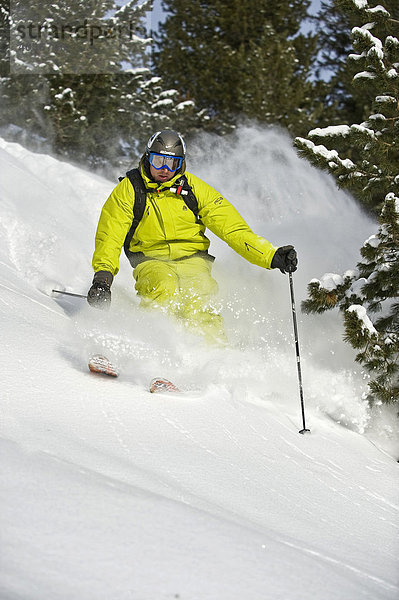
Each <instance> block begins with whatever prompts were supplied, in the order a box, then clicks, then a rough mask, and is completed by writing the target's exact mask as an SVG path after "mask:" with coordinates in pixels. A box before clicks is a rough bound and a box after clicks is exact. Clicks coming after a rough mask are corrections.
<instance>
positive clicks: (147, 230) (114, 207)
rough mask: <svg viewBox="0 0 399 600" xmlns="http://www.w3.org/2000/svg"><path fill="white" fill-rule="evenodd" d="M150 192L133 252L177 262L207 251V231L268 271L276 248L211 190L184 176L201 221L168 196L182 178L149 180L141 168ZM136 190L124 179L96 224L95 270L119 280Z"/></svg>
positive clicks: (177, 197)
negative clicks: (109, 274) (122, 253)
mask: <svg viewBox="0 0 399 600" xmlns="http://www.w3.org/2000/svg"><path fill="white" fill-rule="evenodd" d="M141 175H142V177H143V179H144V182H145V185H146V187H147V189H150V190H153V191H150V192H148V193H147V198H146V208H145V211H144V215H143V218H142V219H141V221H140V223H139V225H138V227H137V229H136V231H135V233H134V235H133V238H132V241H131V244H130V251H131V252H142V253H144V255H145V256H146V257H149V258H156V259H159V260H178V259H181V258H185V257H189V256H193V255H194V254H195V253H196V252H199V251H202V252H204V251H207V250H208V248H209V244H210V241H209V239H208V238H207V237H206V236H205V228H206V227H208V228H209V229H210V231H212V232H213V233H214V234H215V235H217V236H218V237H219V238H221V239H222V240H223V241H225V242H226V243H227V244H228V245H229V246H230V247H231V248H233V250H235V251H236V252H237V253H238V254H240V255H241V256H243V257H244V258H245V259H246V260H248V261H249V262H251V263H253V264H255V265H258V266H260V267H264V268H266V269H269V268H270V263H271V260H272V258H273V256H274V253H275V251H276V250H277V247H275V246H273V245H272V244H271V243H270V242H268V241H267V240H266V239H264V238H263V237H260V236H258V235H256V234H255V233H253V231H252V230H251V229H250V227H249V226H248V225H247V223H246V222H245V221H244V219H243V218H242V217H241V215H240V214H239V213H238V212H237V210H236V209H235V208H234V206H232V204H230V202H228V201H227V200H226V199H225V198H224V197H223V196H222V195H221V194H220V193H219V192H217V191H216V190H215V189H214V188H213V187H211V186H210V185H208V184H207V183H205V182H204V181H202V180H201V179H199V178H198V177H196V176H195V175H192V174H191V173H188V172H187V171H186V173H185V175H186V177H187V181H188V183H189V184H190V186H191V188H192V190H193V192H194V194H195V197H196V198H197V202H198V208H199V220H197V219H196V217H195V215H194V213H193V212H192V211H191V210H190V209H189V208H188V207H187V205H186V204H185V202H184V200H183V199H182V197H181V196H180V195H177V194H176V193H174V192H171V191H170V188H171V187H174V186H175V185H176V180H177V179H178V178H179V177H181V173H180V174H178V175H175V177H173V178H172V179H171V180H170V181H167V182H165V183H162V184H160V183H157V182H153V181H152V180H150V179H149V178H148V177H147V175H146V174H145V172H144V170H143V168H141ZM133 205H134V188H133V186H132V184H131V182H130V181H129V179H128V178H127V177H125V178H124V179H123V180H122V181H121V182H120V183H119V184H118V185H117V186H116V187H115V188H114V190H113V191H112V193H111V195H110V196H109V198H108V200H107V201H106V202H105V204H104V206H103V209H102V211H101V215H100V219H99V222H98V227H97V232H96V238H95V251H94V255H93V262H92V264H93V269H94V271H95V272H97V271H110V272H111V273H112V275H116V274H117V273H118V270H119V257H120V253H121V250H122V248H123V243H124V241H125V238H126V235H127V233H128V231H129V229H130V227H131V225H132V221H133Z"/></svg>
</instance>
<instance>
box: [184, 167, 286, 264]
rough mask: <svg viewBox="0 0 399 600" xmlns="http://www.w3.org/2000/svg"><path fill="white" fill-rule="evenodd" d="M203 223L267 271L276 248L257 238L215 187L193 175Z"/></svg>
mask: <svg viewBox="0 0 399 600" xmlns="http://www.w3.org/2000/svg"><path fill="white" fill-rule="evenodd" d="M190 184H191V185H192V188H193V191H194V194H195V195H196V197H197V200H198V207H199V217H200V219H201V221H202V222H203V224H204V225H205V226H206V227H208V229H210V231H212V233H214V234H215V235H217V236H218V237H219V238H221V239H222V240H223V241H225V242H226V243H227V244H228V245H229V246H230V247H231V248H232V249H233V250H235V251H236V252H237V253H238V254H240V255H241V256H243V257H244V258H245V259H246V260H248V261H249V262H251V263H253V264H255V265H258V266H260V267H264V268H266V269H270V268H272V267H271V262H272V259H273V256H274V255H275V253H276V250H277V246H273V244H271V243H270V242H269V241H267V240H266V239H265V238H263V237H261V236H259V235H256V234H255V233H254V232H253V231H252V230H251V228H250V227H249V225H248V224H247V223H246V222H245V221H244V219H243V218H242V217H241V215H240V214H239V212H238V211H237V210H236V209H235V208H234V206H233V205H232V204H230V202H228V201H227V200H226V198H224V197H223V196H222V195H221V194H219V192H217V191H216V190H215V189H214V188H212V187H211V186H209V185H208V184H206V183H205V182H203V181H201V180H200V179H198V178H196V177H194V176H192V178H191V177H190Z"/></svg>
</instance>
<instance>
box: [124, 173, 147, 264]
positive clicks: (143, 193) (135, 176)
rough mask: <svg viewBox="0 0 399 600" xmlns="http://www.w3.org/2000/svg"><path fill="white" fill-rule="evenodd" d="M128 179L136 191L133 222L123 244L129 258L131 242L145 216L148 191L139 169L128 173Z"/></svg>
mask: <svg viewBox="0 0 399 600" xmlns="http://www.w3.org/2000/svg"><path fill="white" fill-rule="evenodd" d="M126 177H127V178H128V179H129V181H130V183H131V184H132V186H133V189H134V204H133V222H132V225H131V227H130V229H129V231H128V234H127V236H126V238H125V242H124V244H123V249H124V251H125V254H126V255H127V256H128V253H129V246H130V242H131V241H132V237H133V235H134V232H135V231H136V229H137V226H138V224H139V223H140V221H141V219H142V218H143V215H144V211H145V205H146V198H147V190H146V187H145V184H144V181H143V178H142V176H141V174H140V171H139V170H138V169H132V170H131V171H128V172H127V173H126ZM123 179H124V177H122V178H121V177H120V178H119V180H120V181H122V180H123Z"/></svg>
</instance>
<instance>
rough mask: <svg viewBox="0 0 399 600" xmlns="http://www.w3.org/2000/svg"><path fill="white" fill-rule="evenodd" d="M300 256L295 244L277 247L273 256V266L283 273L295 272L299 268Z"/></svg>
mask: <svg viewBox="0 0 399 600" xmlns="http://www.w3.org/2000/svg"><path fill="white" fill-rule="evenodd" d="M297 264H298V258H297V253H296V250H295V248H294V246H281V248H277V250H276V253H275V255H274V256H273V258H272V262H271V265H270V266H271V268H272V269H280V271H281V272H282V273H293V272H294V271H296V270H297Z"/></svg>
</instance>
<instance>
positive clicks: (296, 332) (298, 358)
mask: <svg viewBox="0 0 399 600" xmlns="http://www.w3.org/2000/svg"><path fill="white" fill-rule="evenodd" d="M289 279H290V291H291V306H292V320H293V323H294V336H295V350H296V365H297V369H298V382H299V397H300V400H301V412H302V429H301V430H300V431H299V433H301V434H302V435H303V434H305V433H310V429H306V423H305V404H304V401H303V385H302V371H301V357H300V354H299V339H298V325H297V321H296V308H295V298H294V283H293V279H292V271H289Z"/></svg>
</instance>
